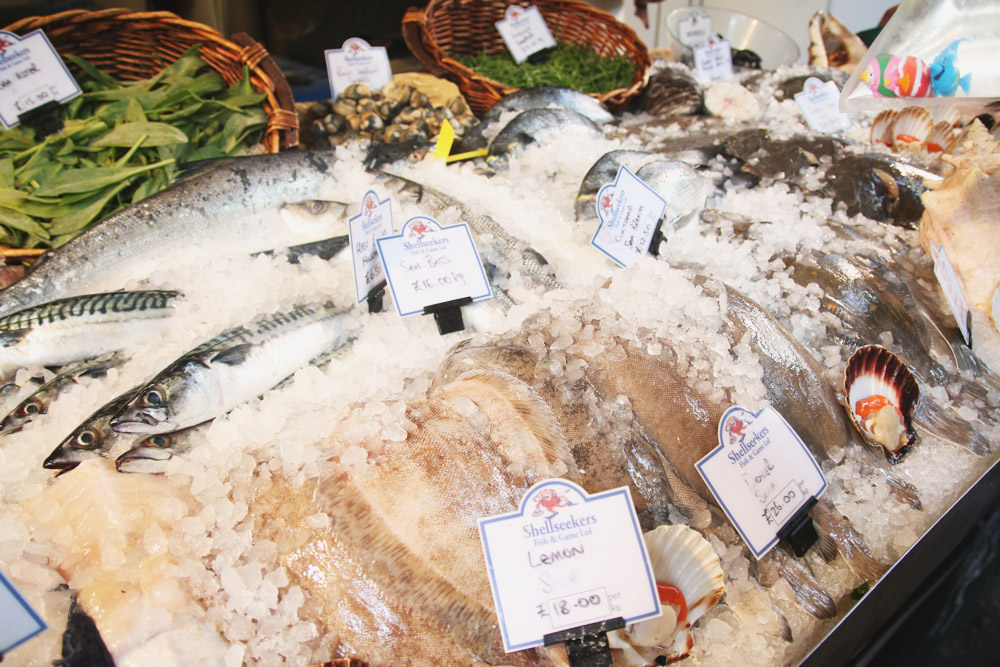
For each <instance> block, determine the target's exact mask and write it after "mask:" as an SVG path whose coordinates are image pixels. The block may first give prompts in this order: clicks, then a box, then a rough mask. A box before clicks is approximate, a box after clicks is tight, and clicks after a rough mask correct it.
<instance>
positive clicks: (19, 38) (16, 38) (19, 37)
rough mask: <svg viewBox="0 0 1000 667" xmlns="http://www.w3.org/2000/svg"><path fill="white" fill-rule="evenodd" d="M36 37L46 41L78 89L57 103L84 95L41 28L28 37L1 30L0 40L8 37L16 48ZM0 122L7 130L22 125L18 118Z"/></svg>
mask: <svg viewBox="0 0 1000 667" xmlns="http://www.w3.org/2000/svg"><path fill="white" fill-rule="evenodd" d="M35 35H41V38H42V39H43V40H44V41H45V44H46V45H47V46H48V47H49V49H51V50H52V53H53V54H55V57H56V60H57V61H59V64H60V65H62V68H63V72H65V73H66V78H68V79H69V80H70V81H72V82H73V87H74V88H75V89H76V90H75V91H74V92H72V93H70V94H69V95H65V96H64V97H62V98H60V99H57V100H56V102H58V103H59V104H62V103H63V102H67V101H69V100H71V99H73V98H74V97H77V96H78V95H82V94H83V89H82V88H80V84H79V83H78V82H77V80H76V77H75V76H73V73H72V72H70V71H69V68H68V67H66V63H65V62H63V59H62V56H60V55H59V52H58V51H56V49H55V47H54V46H52V42H50V41H49V36H48V35H46V34H45V31H44V30H42V29H41V28H39V29H37V30H32V31H31V32H29V33H28V34H26V35H16V34H14V33H12V32H8V31H6V30H0V40H5V38H8V37H9V38H13V40H14V42H13V43H12V44H10V46H14V45H16V44H17V43H19V42H23V41H25V40H27V39H31V38H32V37H34V36H35ZM32 108H34V107H32ZM29 111H30V109H29ZM0 121H2V122H3V124H4V125H5V126H6V127H7V129H11V128H14V127H16V126H18V125H20V123H21V121H20V120H18V119H17V118H14V120H13V121H12V122H11V121H8V119H7V118H4V117H2V116H0Z"/></svg>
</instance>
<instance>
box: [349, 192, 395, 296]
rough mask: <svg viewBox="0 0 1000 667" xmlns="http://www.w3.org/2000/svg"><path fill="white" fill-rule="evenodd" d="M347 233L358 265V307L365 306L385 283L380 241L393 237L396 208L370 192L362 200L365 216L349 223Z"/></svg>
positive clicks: (356, 282) (356, 286)
mask: <svg viewBox="0 0 1000 667" xmlns="http://www.w3.org/2000/svg"><path fill="white" fill-rule="evenodd" d="M347 233H348V237H349V238H350V240H351V258H352V260H353V264H354V291H355V292H356V294H357V296H358V303H363V302H365V301H367V300H368V295H369V294H370V293H371V291H372V289H373V288H374V287H375V286H376V285H378V284H379V283H381V282H382V281H383V280H385V272H384V271H383V270H382V262H380V261H379V259H378V245H377V244H376V239H378V238H379V237H380V236H389V235H390V234H392V204H391V203H390V202H389V200H388V199H386V200H385V201H379V200H378V196H377V195H376V194H375V193H374V192H372V191H371V190H369V191H368V192H367V193H365V197H364V199H362V200H361V213H358V214H357V215H356V216H354V217H353V218H351V219H350V220H348V221H347Z"/></svg>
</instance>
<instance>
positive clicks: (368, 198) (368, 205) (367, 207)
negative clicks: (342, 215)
mask: <svg viewBox="0 0 1000 667" xmlns="http://www.w3.org/2000/svg"><path fill="white" fill-rule="evenodd" d="M376 204H377V202H376V201H375V195H374V193H371V192H369V193H368V194H367V195H365V201H364V203H362V205H361V206H362V208H363V209H364V212H365V215H367V216H368V217H371V214H372V211H374V210H375V206H376Z"/></svg>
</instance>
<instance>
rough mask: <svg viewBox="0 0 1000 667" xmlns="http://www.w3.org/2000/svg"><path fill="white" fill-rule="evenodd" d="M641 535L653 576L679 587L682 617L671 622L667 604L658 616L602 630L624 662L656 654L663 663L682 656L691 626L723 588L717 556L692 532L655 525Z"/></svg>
mask: <svg viewBox="0 0 1000 667" xmlns="http://www.w3.org/2000/svg"><path fill="white" fill-rule="evenodd" d="M643 539H644V540H645V542H646V551H647V552H648V553H649V562H650V565H652V567H653V578H654V579H656V581H657V582H658V583H663V584H672V585H674V586H676V587H677V588H679V589H680V591H681V593H683V594H684V600H685V602H687V618H686V619H685V620H684V621H683V622H681V623H677V616H676V614H675V613H674V612H673V608H672V607H669V605H667V606H664V608H663V612H664V614H663V616H662V617H660V618H652V619H649V620H646V621H642V622H639V623H635V624H633V625H631V626H629V627H628V628H627V629H626V630H624V631H621V630H619V631H616V632H614V633H608V639H609V641H610V643H611V647H612V648H616V649H619V650H621V651H622V652H623V657H624V659H625V661H626V662H627V663H628V664H629V665H648V664H650V663H652V662H653V659H654V658H656V657H658V656H662V657H665V658H666V660H667V662H673V661H674V660H679V659H681V658H683V657H684V656H686V655H687V654H688V652H689V651H690V650H691V648H692V647H693V646H694V639H693V638H692V637H691V625H692V624H693V623H695V622H696V621H697V620H698V619H699V618H701V617H702V616H704V615H705V613H706V612H707V611H708V610H709V609H711V608H712V607H713V606H715V604H716V603H717V602H718V601H719V600H721V599H722V594H723V593H724V592H725V585H724V576H723V573H722V566H721V565H720V564H719V556H718V555H717V554H716V553H715V551H714V550H713V549H712V545H711V544H709V542H708V540H706V539H705V538H704V537H702V536H701V534H700V533H699V532H698V531H696V530H693V529H691V528H688V527H687V526H682V525H673V526H659V527H657V528H656V529H655V530H651V531H649V532H648V533H646V534H645V535H643ZM671 626H673V630H672V633H673V634H672V636H666V635H670V633H671ZM651 651H652V653H651ZM647 654H648V655H647ZM616 664H617V663H616ZM657 664H661V663H660V662H659V661H657Z"/></svg>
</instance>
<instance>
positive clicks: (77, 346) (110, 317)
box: [0, 290, 178, 377]
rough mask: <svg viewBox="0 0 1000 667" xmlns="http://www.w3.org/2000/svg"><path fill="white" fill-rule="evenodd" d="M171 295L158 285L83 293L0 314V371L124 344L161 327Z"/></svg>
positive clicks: (60, 362) (70, 360) (89, 354)
mask: <svg viewBox="0 0 1000 667" xmlns="http://www.w3.org/2000/svg"><path fill="white" fill-rule="evenodd" d="M177 297H178V293H177V292H173V291H162V290H149V291H135V292H106V293H102V294H87V295H84V296H74V297H68V298H65V299H58V300H56V301H50V302H48V303H44V304H41V305H38V306H33V307H31V308H26V309H24V310H20V311H17V312H15V313H11V314H9V315H6V316H4V317H0V375H2V376H3V377H9V376H11V375H13V374H14V373H15V372H16V371H17V370H18V369H19V368H34V367H39V366H62V365H64V364H69V363H73V362H76V361H83V360H85V359H93V358H95V357H98V356H100V355H103V354H107V353H109V352H115V351H118V350H123V349H126V348H128V347H130V346H132V345H134V344H136V343H138V342H140V341H142V340H145V339H148V338H149V337H150V336H151V335H155V333H156V332H157V331H159V330H161V329H162V328H163V326H164V323H165V321H166V318H168V317H170V315H171V314H173V304H174V301H175V300H176V299H177Z"/></svg>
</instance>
